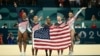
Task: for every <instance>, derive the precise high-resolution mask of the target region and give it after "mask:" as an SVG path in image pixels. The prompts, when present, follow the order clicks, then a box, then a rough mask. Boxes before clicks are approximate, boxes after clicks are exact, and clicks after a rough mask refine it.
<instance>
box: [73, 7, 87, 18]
mask: <svg viewBox="0 0 100 56" xmlns="http://www.w3.org/2000/svg"><path fill="white" fill-rule="evenodd" d="M84 9H86V7H82V8H81V9H80V10H79V11H78V12H77V13H76V15H75V16H74V18H76V17H77V16H78V15H79V14H80V13H81V12H82V10H84Z"/></svg>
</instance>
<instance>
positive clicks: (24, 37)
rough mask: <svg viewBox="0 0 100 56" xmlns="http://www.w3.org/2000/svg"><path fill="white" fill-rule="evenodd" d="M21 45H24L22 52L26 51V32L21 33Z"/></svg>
mask: <svg viewBox="0 0 100 56" xmlns="http://www.w3.org/2000/svg"><path fill="white" fill-rule="evenodd" d="M23 45H24V46H23V47H24V52H26V47H27V32H24V33H23Z"/></svg>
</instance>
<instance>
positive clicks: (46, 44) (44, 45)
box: [35, 43, 71, 47]
mask: <svg viewBox="0 0 100 56" xmlns="http://www.w3.org/2000/svg"><path fill="white" fill-rule="evenodd" d="M68 44H71V43H67V44H62V45H49V44H35V45H37V46H51V47H61V46H66V45H68Z"/></svg>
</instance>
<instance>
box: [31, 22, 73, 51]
mask: <svg viewBox="0 0 100 56" xmlns="http://www.w3.org/2000/svg"><path fill="white" fill-rule="evenodd" d="M33 42H34V48H37V49H53V50H58V49H65V48H68V47H69V46H70V45H71V37H70V29H69V26H68V25H65V24H62V25H60V26H57V27H54V26H53V27H52V26H51V27H49V28H41V29H39V30H37V31H35V33H34V41H33Z"/></svg>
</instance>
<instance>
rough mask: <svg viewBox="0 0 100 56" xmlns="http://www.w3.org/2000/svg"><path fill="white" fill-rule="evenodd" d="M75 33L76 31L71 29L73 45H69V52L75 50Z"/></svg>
mask: <svg viewBox="0 0 100 56" xmlns="http://www.w3.org/2000/svg"><path fill="white" fill-rule="evenodd" d="M74 34H75V31H74V30H71V41H72V43H71V46H69V54H70V52H73V48H74V44H73V40H74Z"/></svg>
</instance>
